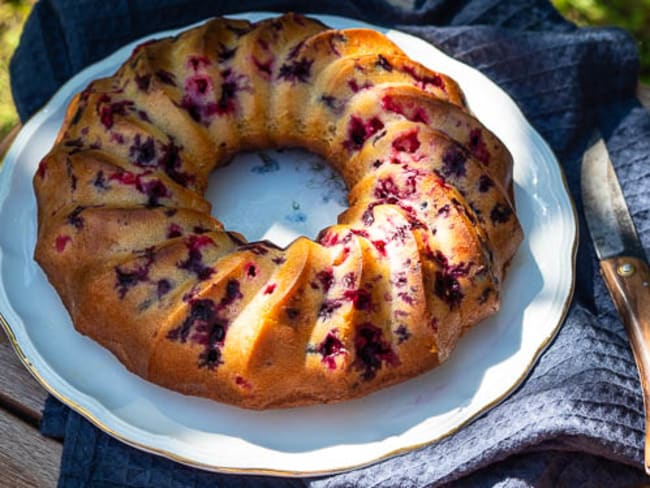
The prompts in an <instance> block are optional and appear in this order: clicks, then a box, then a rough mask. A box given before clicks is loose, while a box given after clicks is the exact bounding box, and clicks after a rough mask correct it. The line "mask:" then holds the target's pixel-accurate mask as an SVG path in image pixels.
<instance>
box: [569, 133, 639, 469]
mask: <svg viewBox="0 0 650 488" xmlns="http://www.w3.org/2000/svg"><path fill="white" fill-rule="evenodd" d="M596 138H597V139H598V140H597V141H596V142H595V143H594V144H593V145H591V147H589V149H588V150H587V151H586V152H585V154H584V156H583V158H582V171H581V178H580V183H581V187H582V201H583V206H584V213H585V218H586V221H587V228H588V229H589V233H590V234H591V239H592V241H593V243H594V248H595V249H596V255H597V256H598V260H599V261H600V271H601V273H602V275H603V279H604V280H605V284H606V285H607V289H608V290H609V294H610V295H611V297H612V301H613V302H614V305H615V306H616V310H618V313H619V315H620V316H621V319H622V321H623V325H624V327H625V330H626V331H627V335H628V337H629V339H630V345H631V346H632V353H633V354H634V360H635V362H636V365H637V368H638V370H639V377H640V380H641V388H642V390H643V405H644V412H645V456H644V465H645V471H646V473H648V474H650V410H649V409H650V270H649V267H648V260H647V258H646V255H645V252H644V250H643V246H642V245H641V241H639V237H638V235H637V233H636V229H635V227H634V223H633V222H632V217H631V216H630V212H629V210H628V208H627V205H626V203H625V198H624V197H623V192H622V191H621V186H620V184H619V182H618V179H617V177H616V172H615V171H614V167H613V166H612V162H611V160H610V158H609V153H608V152H607V147H606V146H605V142H604V141H603V139H602V137H600V134H597V136H596Z"/></svg>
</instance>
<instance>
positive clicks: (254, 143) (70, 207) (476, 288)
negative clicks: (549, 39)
mask: <svg viewBox="0 0 650 488" xmlns="http://www.w3.org/2000/svg"><path fill="white" fill-rule="evenodd" d="M287 146H300V147H303V148H306V149H308V150H311V151H313V152H315V153H317V154H320V155H321V156H323V157H325V158H327V160H328V161H329V162H330V163H331V164H332V166H333V167H334V168H335V169H336V170H337V171H339V172H340V173H341V175H342V176H343V178H344V180H345V182H346V184H347V186H348V189H349V197H350V208H349V209H347V210H346V211H345V212H343V213H342V214H341V215H340V216H339V219H338V223H337V224H336V225H333V226H331V227H328V228H326V229H324V230H323V231H322V232H321V234H320V236H319V238H318V239H317V241H312V240H309V239H306V238H299V239H297V240H295V241H294V242H293V243H291V245H289V246H288V247H287V248H286V249H280V248H277V247H276V246H274V245H273V244H271V243H269V242H252V243H248V242H246V241H245V240H244V238H243V237H242V236H241V235H239V234H236V233H234V232H232V231H228V230H226V229H224V228H223V225H222V224H221V223H220V222H219V221H218V220H216V219H214V218H213V217H211V216H210V203H209V202H208V201H206V200H205V198H204V197H203V193H204V192H205V189H206V187H207V178H208V175H209V174H210V172H211V171H212V170H213V169H214V168H215V167H217V166H219V165H221V164H224V163H225V162H227V161H228V159H229V158H230V157H231V156H232V155H233V154H235V153H236V152H238V151H241V150H245V149H260V148H266V147H287ZM34 188H35V192H36V196H37V201H38V224H39V226H38V241H37V245H36V249H35V259H36V260H37V261H38V262H39V264H40V265H41V266H42V268H43V269H44V270H45V272H46V273H47V275H48V278H49V280H50V282H51V283H52V285H53V286H54V287H55V288H56V290H57V291H58V293H59V295H60V297H61V299H62V301H63V303H64V304H65V306H66V308H67V309H68V311H69V313H70V316H71V317H72V321H73V323H74V325H75V327H76V328H77V330H78V331H79V332H81V333H83V334H86V335H88V336H90V337H91V338H93V339H94V340H95V341H97V342H98V343H100V344H102V345H103V346H105V347H106V348H108V349H109V350H110V351H112V352H113V353H114V354H115V355H116V356H117V357H118V358H119V360H120V361H121V362H122V363H123V364H124V365H125V366H126V367H127V368H128V369H129V370H131V371H133V372H134V373H136V374H138V375H140V376H142V377H143V378H146V379H148V380H150V381H153V382H155V383H157V384H160V385H162V386H165V387H168V388H171V389H173V390H176V391H179V392H182V393H185V394H190V395H199V396H204V397H208V398H212V399H215V400H218V401H221V402H226V403H230V404H233V405H237V406H240V407H245V408H257V409H262V408H275V407H290V406H296V405H305V404H310V403H316V402H323V403H327V402H337V401H343V400H347V399H350V398H354V397H359V396H363V395H366V394H368V393H370V392H372V391H375V390H377V389H379V388H383V387H386V386H388V385H391V384H394V383H398V382H400V381H404V380H406V379H408V378H411V377H413V376H415V375H417V374H420V373H421V372H423V371H426V370H428V369H431V368H433V367H434V366H436V365H438V364H439V363H440V362H442V361H444V360H445V359H446V358H447V357H448V356H449V354H450V353H451V352H452V350H453V349H454V347H455V345H456V343H457V341H458V339H459V337H460V336H461V334H462V333H463V331H464V330H466V329H467V328H468V327H471V326H473V325H475V324H476V323H477V322H479V321H480V320H482V319H484V318H485V317H487V316H489V315H491V314H493V313H495V312H496V311H497V310H498V308H499V304H500V299H501V297H500V294H501V289H502V282H503V277H504V269H505V267H506V266H507V264H508V263H509V261H510V260H511V258H512V256H513V254H514V253H515V251H516V249H517V247H518V245H519V243H520V242H521V240H522V231H521V227H520V225H519V222H518V220H517V217H516V214H515V209H514V201H513V194H512V158H511V156H510V154H509V152H508V150H507V149H506V148H505V146H504V145H503V144H502V143H501V142H500V141H499V139H498V138H497V137H496V136H494V135H493V134H492V133H491V132H490V131H489V130H488V129H486V128H485V127H484V126H483V125H482V124H481V123H480V122H479V121H478V120H476V119H475V118H474V117H473V116H472V115H471V114H470V113H469V112H468V110H467V108H466V106H465V103H464V97H463V94H462V91H461V90H460V88H459V86H458V84H457V83H456V82H455V81H454V80H452V79H450V78H449V77H447V76H445V75H444V74H441V73H436V72H433V71H431V70H429V69H428V68H426V67H424V66H422V65H420V64H418V63H416V62H415V61H412V60H411V59H409V58H408V56H406V55H405V54H404V53H403V52H402V51H401V50H400V48H399V47H397V46H396V45H395V44H393V43H392V42H391V41H390V40H389V39H387V38H386V37H384V36H383V35H382V34H380V33H378V32H374V31H370V30H367V29H347V30H331V29H329V28H328V27H326V26H324V25H323V24H321V23H320V22H318V21H316V20H313V19H310V18H307V17H303V16H300V15H296V14H286V15H283V16H280V17H276V18H271V19H267V20H264V21H261V22H258V23H255V24H251V23H249V22H247V21H245V20H233V19H225V18H217V19H213V20H211V21H209V22H207V23H205V24H204V25H202V26H199V27H196V28H194V29H191V30H188V31H186V32H183V33H182V34H180V35H179V36H176V37H175V38H166V39H161V40H157V41H153V42H149V43H145V44H144V45H141V46H138V47H137V48H136V49H135V50H134V52H133V53H132V55H131V57H130V58H129V59H128V60H127V61H126V62H125V63H124V65H123V66H122V67H120V69H119V70H118V71H117V73H116V74H115V75H113V76H110V77H107V78H103V79H100V80H96V81H94V82H93V83H91V84H90V85H89V86H88V87H87V88H86V89H85V90H84V91H83V92H82V93H80V94H78V95H77V96H75V97H74V98H73V100H72V101H71V103H70V105H69V107H68V110H67V113H66V116H65V120H64V122H63V125H62V127H61V130H60V133H59V135H58V138H57V141H56V143H55V145H54V147H53V148H52V150H51V151H50V152H49V154H48V155H47V156H45V158H44V159H43V160H42V161H41V163H40V165H39V168H38V170H37V172H36V174H35V175H34Z"/></svg>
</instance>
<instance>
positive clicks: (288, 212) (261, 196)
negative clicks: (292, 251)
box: [206, 149, 348, 247]
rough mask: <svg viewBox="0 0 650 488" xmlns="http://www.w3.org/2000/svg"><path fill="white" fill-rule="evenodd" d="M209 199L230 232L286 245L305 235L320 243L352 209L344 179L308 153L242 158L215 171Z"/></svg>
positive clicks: (287, 151) (251, 154)
mask: <svg viewBox="0 0 650 488" xmlns="http://www.w3.org/2000/svg"><path fill="white" fill-rule="evenodd" d="M206 198H207V199H208V200H209V201H210V202H212V215H213V216H214V217H215V218H217V219H218V220H220V221H221V222H222V223H223V225H224V226H225V228H226V229H227V230H231V231H236V232H239V233H241V234H243V235H244V236H245V237H246V239H247V240H248V241H258V240H262V239H267V240H269V241H271V242H273V243H274V244H276V245H278V246H281V247H285V246H286V245H287V244H289V243H290V242H291V241H293V240H294V239H296V238H297V237H299V236H306V237H309V238H310V239H315V238H316V236H317V235H318V233H319V232H320V230H322V229H324V228H325V227H328V226H330V225H333V224H335V223H336V218H337V216H338V215H339V214H340V213H341V212H343V211H344V210H345V209H346V208H348V202H347V189H346V186H345V182H344V181H343V179H342V178H341V176H340V175H339V174H338V173H337V172H336V171H334V169H333V168H332V167H331V166H330V165H329V164H328V163H327V161H326V160H324V159H323V158H321V157H319V156H317V155H316V154H313V153H310V152H308V151H305V150H302V149H284V150H264V151H255V152H248V153H240V154H237V155H236V156H235V157H234V158H233V160H232V162H231V163H230V164H229V165H228V166H225V167H222V168H218V169H216V170H215V171H213V172H212V174H211V175H210V181H209V185H208V190H207V192H206Z"/></svg>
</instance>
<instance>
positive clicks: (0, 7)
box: [0, 0, 650, 140]
mask: <svg viewBox="0 0 650 488" xmlns="http://www.w3.org/2000/svg"><path fill="white" fill-rule="evenodd" d="M552 2H553V4H554V5H555V6H556V7H557V9H558V10H559V11H560V12H561V13H562V14H563V15H564V16H565V17H567V18H568V19H570V20H571V21H573V22H575V23H576V24H578V25H581V26H587V25H596V26H601V25H616V26H619V27H622V28H624V29H626V30H627V31H628V32H630V33H631V34H632V35H633V36H634V38H635V39H636V40H637V43H638V47H639V52H640V54H641V64H642V66H641V80H642V81H644V82H645V83H650V0H552ZM34 3H35V0H0V140H2V138H3V137H4V136H5V135H6V134H7V132H9V130H10V129H11V128H12V127H13V126H14V125H16V124H17V123H18V117H17V116H16V111H15V109H14V105H13V100H12V98H11V90H10V88H9V73H8V68H9V60H10V59H11V54H12V53H13V52H14V49H16V46H17V45H18V41H19V39H20V32H21V30H22V26H23V23H24V22H25V20H26V19H27V15H28V14H29V11H30V10H31V8H32V6H33V5H34Z"/></svg>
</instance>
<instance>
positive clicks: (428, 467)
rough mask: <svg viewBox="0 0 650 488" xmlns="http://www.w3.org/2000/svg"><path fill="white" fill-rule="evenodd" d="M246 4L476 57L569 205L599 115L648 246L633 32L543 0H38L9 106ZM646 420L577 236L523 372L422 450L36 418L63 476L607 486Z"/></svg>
mask: <svg viewBox="0 0 650 488" xmlns="http://www.w3.org/2000/svg"><path fill="white" fill-rule="evenodd" d="M249 10H271V11H287V10H294V11H300V12H305V13H309V12H312V13H331V14H338V15H345V16H349V17H355V18H359V19H362V20H365V21H369V22H373V23H380V24H387V25H391V26H397V27H398V28H400V29H402V30H404V31H407V32H410V33H413V34H415V35H418V36H421V37H422V38H424V39H426V40H428V41H430V42H431V43H433V44H435V45H437V46H438V47H440V48H441V49H443V50H444V51H446V52H448V53H449V54H451V55H453V56H456V57H457V58H459V59H461V60H462V61H464V62H466V63H468V64H470V65H472V66H475V67H476V68H478V69H479V70H481V71H483V72H484V73H485V74H486V75H487V76H489V77H490V78H492V79H493V80H494V81H496V82H497V83H498V84H499V85H500V86H501V87H502V88H503V89H505V90H506V91H507V92H508V93H509V94H510V95H511V96H512V98H514V100H515V101H516V102H517V103H518V104H519V106H520V107H521V109H522V111H523V112H524V114H525V115H526V117H527V118H528V120H529V121H530V122H531V123H532V124H533V125H534V126H535V127H536V128H537V130H538V131H539V132H540V133H541V134H542V135H543V136H544V137H545V138H546V140H547V141H548V142H549V144H550V145H551V147H552V148H553V150H554V151H555V154H556V155H557V157H558V159H559V160H560V163H561V165H562V167H563V169H564V171H565V173H566V177H567V181H568V184H569V188H570V191H571V194H572V196H573V197H574V199H575V201H576V207H577V210H578V213H579V214H581V201H580V188H579V181H580V178H579V170H580V160H581V155H582V153H583V151H584V150H585V147H586V144H587V140H588V138H589V136H590V135H591V133H592V131H593V129H594V128H595V127H596V126H599V127H600V129H601V130H602V132H603V134H604V136H605V140H606V143H607V146H608V148H609V151H610V154H611V156H612V159H613V161H614V164H615V166H616V169H617V172H618V175H619V177H620V180H621V183H622V186H623V189H624V192H625V194H626V197H627V201H628V204H629V207H630V209H631V212H632V214H633V218H634V219H635V222H636V225H637V229H638V231H639V234H640V236H641V239H642V241H643V244H644V246H645V248H646V252H647V250H648V248H649V247H650V115H649V114H648V112H647V111H645V110H644V109H642V108H641V107H640V106H639V105H638V103H637V102H636V101H635V98H634V96H635V88H636V83H637V74H638V57H637V52H636V48H635V45H634V42H633V41H632V40H631V39H630V38H629V36H628V35H627V34H625V33H624V32H623V31H620V30H618V29H577V28H575V27H574V26H573V25H571V24H569V23H567V22H565V21H564V20H563V19H562V18H561V17H560V16H559V15H558V14H557V13H556V12H555V11H554V10H553V8H552V7H551V6H550V4H549V3H548V2H547V1H546V0H530V1H524V0H427V1H421V0H415V1H414V2H413V5H412V8H411V9H408V10H406V9H399V8H396V7H393V6H391V5H390V4H387V3H385V2H383V1H381V0H353V1H347V2H339V1H335V0H317V1H311V0H308V1H303V2H298V1H288V0H285V1H280V0H266V1H265V0H239V1H238V2H225V1H212V2H207V1H206V2H204V1H198V0H158V1H155V0H119V1H118V0H116V1H113V2H104V1H100V0H49V1H42V2H40V3H38V4H37V5H36V7H35V9H34V11H33V13H32V15H31V16H30V18H29V20H28V22H27V25H26V27H25V31H24V34H23V38H22V40H21V43H20V46H19V48H18V50H17V51H16V54H15V56H14V58H13V60H12V63H11V81H12V88H13V94H14V98H15V101H16V105H17V107H18V110H19V113H20V116H21V117H22V118H23V120H25V119H27V118H28V117H29V116H30V115H31V114H32V113H33V112H34V111H35V110H37V109H38V108H40V107H41V106H42V105H43V104H44V103H45V102H46V101H47V99H48V98H49V97H50V96H51V95H52V94H53V93H54V92H55V90H56V89H57V87H59V86H60V85H61V84H62V83H63V82H64V81H65V80H66V79H68V78H69V77H70V76H71V75H73V74H74V73H76V72H77V71H79V70H81V69H82V68H84V67H85V66H87V65H88V64H89V63H91V62H93V61H96V60H98V59H101V58H102V57H104V56H106V55H107V54H109V53H111V52H112V51H113V50H115V49H116V48H118V47H119V46H121V45H123V44H125V43H126V42H128V41H131V40H133V39H135V38H138V37H140V36H143V35H145V34H147V33H150V32H154V31H158V30H163V29H167V28H172V27H180V26H183V25H186V24H188V23H191V22H194V21H196V20H199V19H202V18H206V17H209V16H213V15H221V14H225V13H234V12H237V11H249ZM580 233H581V235H586V231H585V228H584V222H583V221H582V218H581V220H580ZM643 420H644V418H643V403H642V398H641V393H640V385H639V380H638V376H637V372H636V368H635V365H634V361H633V359H632V355H631V351H630V348H629V343H628V340H627V338H626V335H625V332H624V330H623V328H622V325H621V323H620V320H619V319H618V317H617V315H616V313H615V310H614V308H613V305H612V303H611V300H610V299H609V297H608V295H607V291H606V289H605V287H604V284H603V282H602V280H601V278H600V276H599V274H598V272H597V263H596V260H595V256H594V252H593V248H592V247H591V244H590V243H589V241H588V240H587V239H583V240H582V241H581V243H580V246H579V249H578V258H577V278H576V292H575V296H574V300H573V303H572V305H571V308H570V310H569V313H568V316H567V318H566V320H565V323H564V324H563V326H562V328H561V330H560V332H559V334H558V336H557V337H556V339H555V341H554V342H553V344H552V345H551V346H550V347H549V348H548V349H547V350H546V352H545V353H544V354H543V355H542V357H541V358H540V360H539V361H538V363H537V364H536V366H535V367H534V369H533V370H532V372H531V374H530V376H529V377H528V379H527V380H526V381H525V382H524V383H523V384H522V386H521V387H520V388H519V389H518V390H517V391H516V392H515V393H514V394H512V395H511V396H510V397H509V398H508V399H507V400H505V401H504V402H502V403H501V404H500V405H498V406H497V407H495V408H493V409H492V410H490V411H489V412H487V413H486V414H484V415H482V416H481V417H479V418H477V419H476V420H475V421H473V422H472V423H471V424H469V425H468V426H467V427H465V428H464V429H462V430H460V431H459V432H457V433H456V434H455V435H453V436H450V437H448V438H446V439H443V440H442V441H440V442H437V443H435V444H432V445H429V446H427V447H424V448H422V449H419V450H417V451H413V452H409V453H406V454H404V455H401V456H399V457H395V458H392V459H388V460H386V461H383V462H381V463H378V464H375V465H372V466H369V467H366V468H363V469H359V470H355V471H352V472H348V473H343V474H338V475H334V476H328V477H322V478H317V479H281V478H264V477H251V476H232V475H220V474H214V473H207V472H204V471H200V470H196V469H192V468H188V467H185V466H181V465H178V464H175V463H173V462H172V461H169V460H167V459H163V458H160V457H157V456H154V455H150V454H147V453H143V452H140V451H137V450H135V449H132V448H130V447H128V446H125V445H123V444H121V443H120V442H118V441H116V440H115V439H113V438H111V437H109V436H108V435H106V434H104V433H103V432H100V431H99V430H97V429H96V428H95V427H93V426H92V425H91V424H90V423H88V422H87V421H86V420H84V419H83V418H82V417H80V416H79V415H78V414H76V413H74V412H71V411H70V410H68V409H67V408H66V407H64V406H62V405H61V404H59V403H58V402H57V401H55V400H53V399H50V400H48V402H47V404H46V407H45V411H44V418H43V424H42V431H43V432H44V433H45V434H47V435H51V436H55V437H62V438H64V449H63V456H62V461H61V478H60V485H61V486H72V487H74V486H125V487H149V486H151V487H198V486H208V485H209V486H249V485H250V486H274V487H275V486H293V485H295V486H303V485H313V486H320V487H325V486H425V485H426V486H444V485H447V484H451V485H453V486H460V487H465V486H467V487H482V486H508V487H515V486H516V487H519V486H536V487H554V486H581V487H589V486H594V487H595V486H612V487H617V486H636V485H638V484H640V483H642V482H645V481H647V478H646V477H645V475H644V474H643V472H642V471H641V469H640V468H641V466H642V458H643V441H644V423H643Z"/></svg>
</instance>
